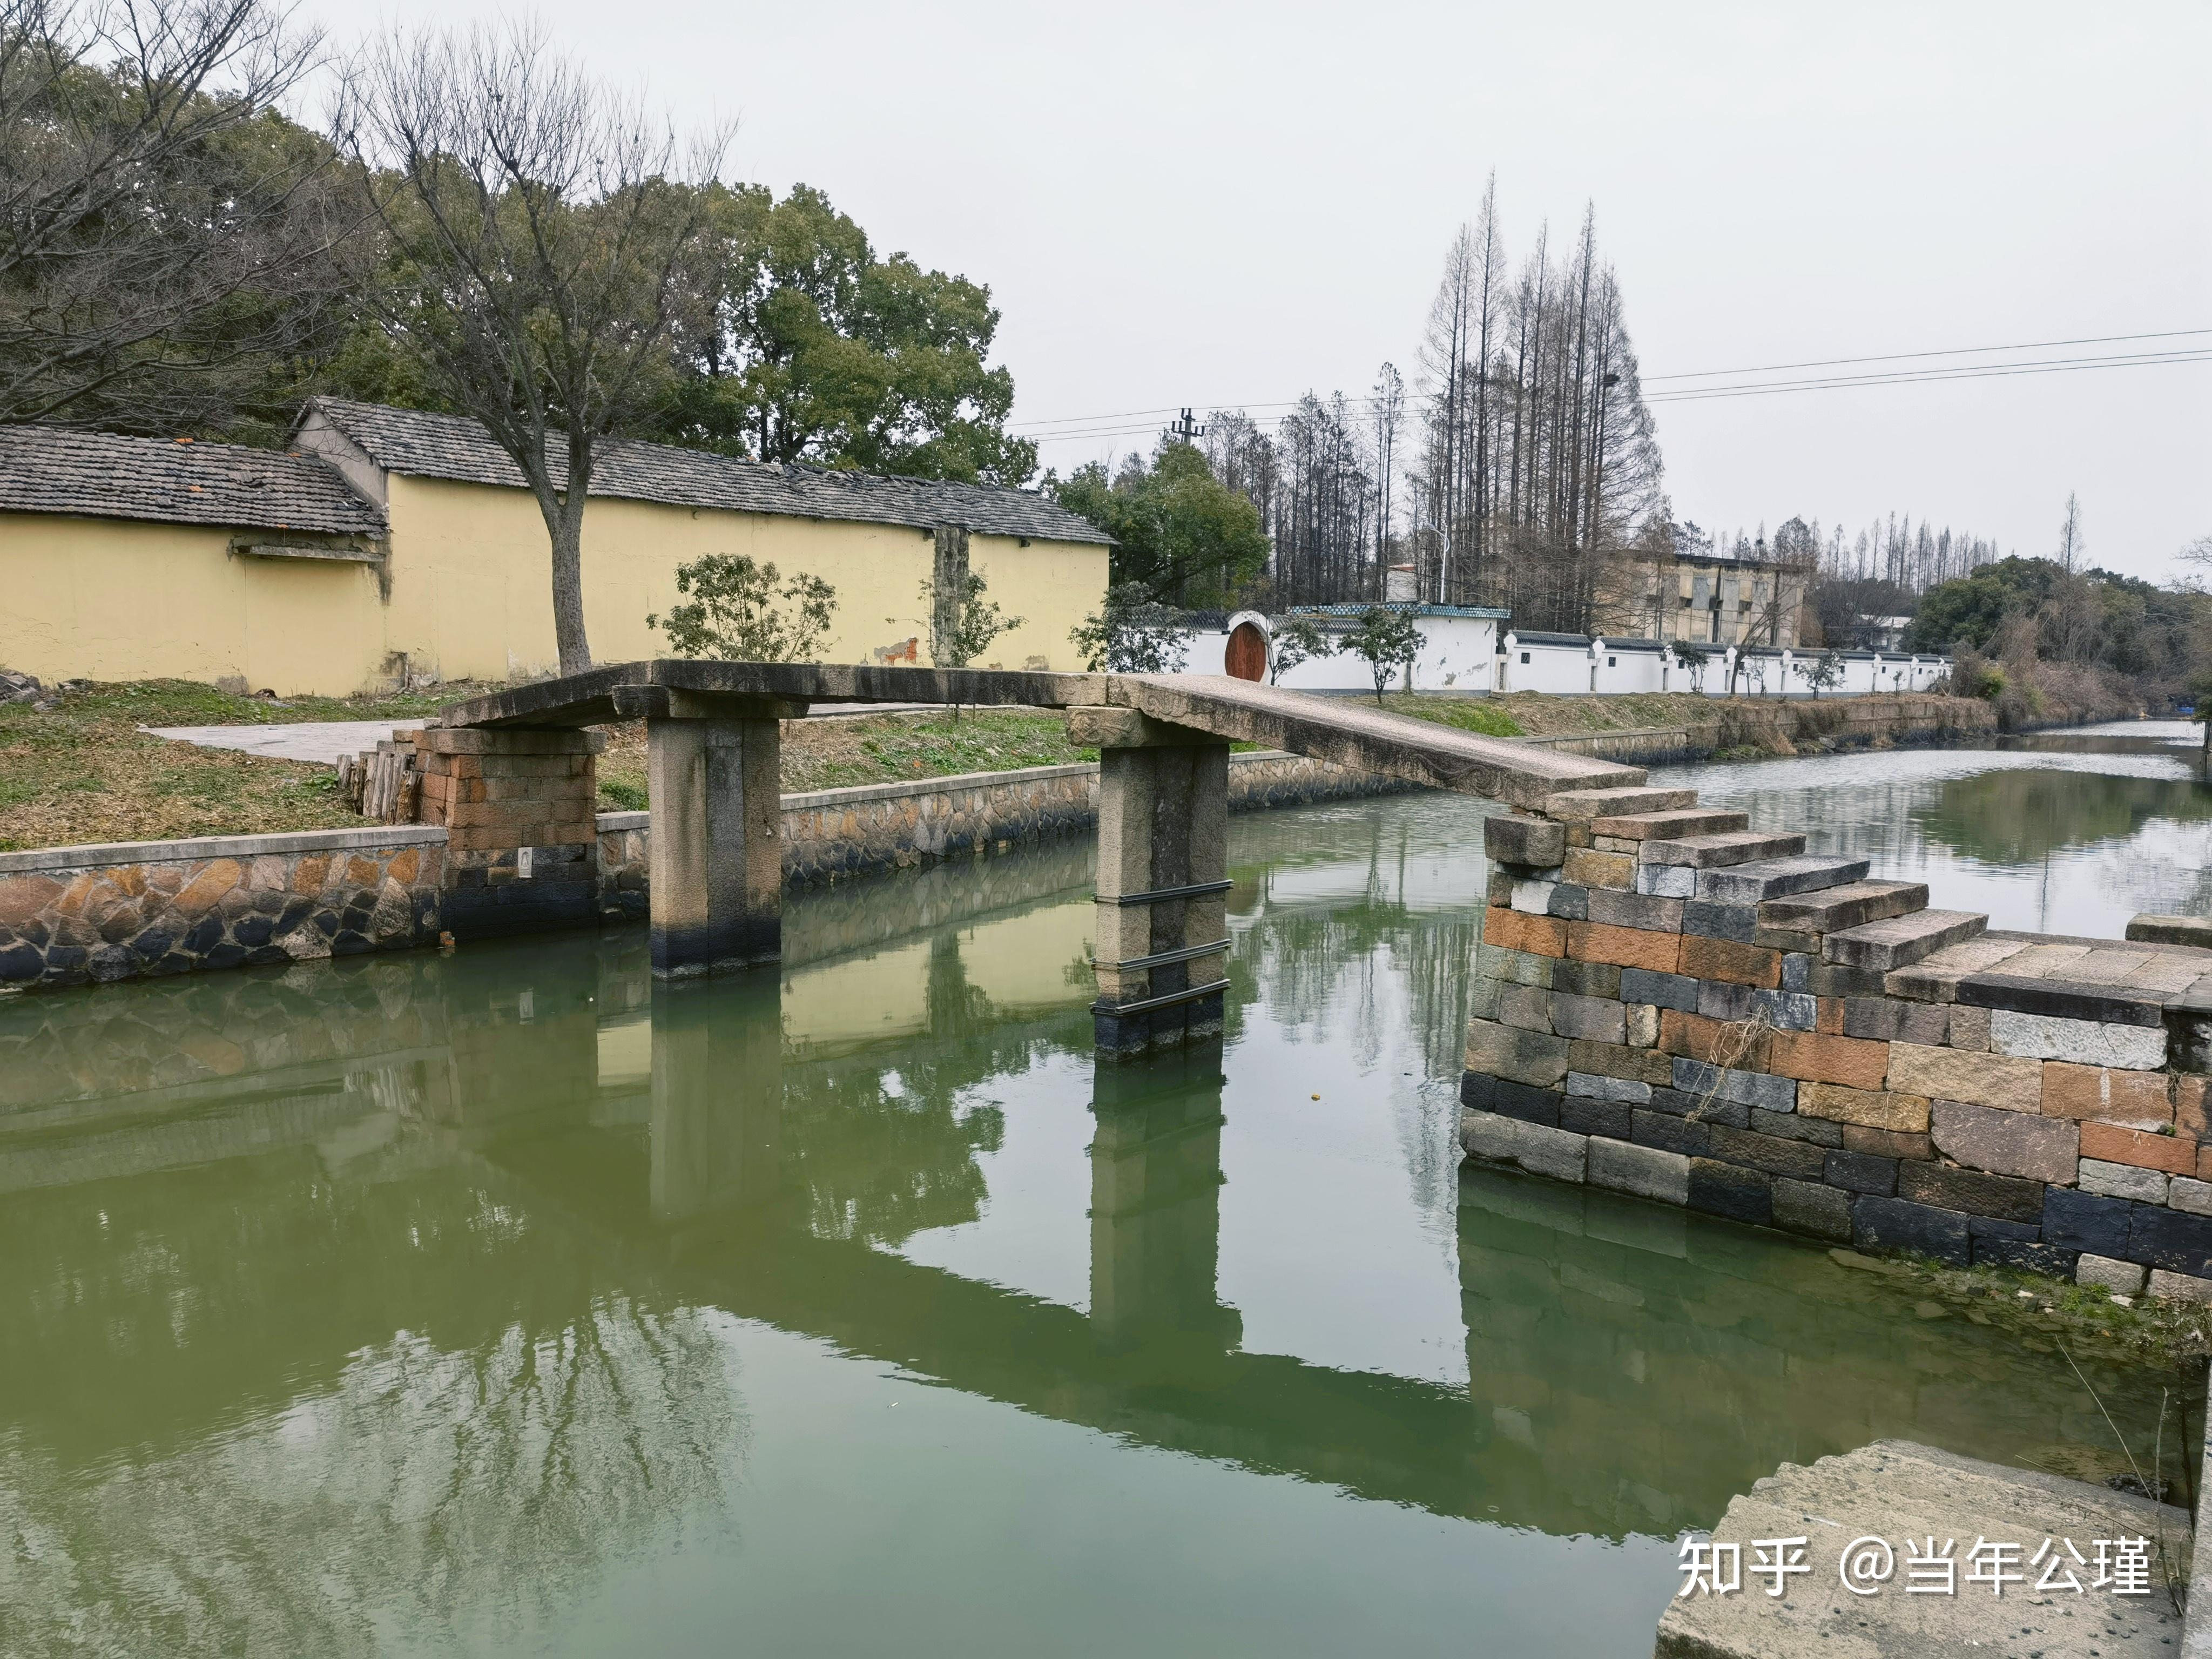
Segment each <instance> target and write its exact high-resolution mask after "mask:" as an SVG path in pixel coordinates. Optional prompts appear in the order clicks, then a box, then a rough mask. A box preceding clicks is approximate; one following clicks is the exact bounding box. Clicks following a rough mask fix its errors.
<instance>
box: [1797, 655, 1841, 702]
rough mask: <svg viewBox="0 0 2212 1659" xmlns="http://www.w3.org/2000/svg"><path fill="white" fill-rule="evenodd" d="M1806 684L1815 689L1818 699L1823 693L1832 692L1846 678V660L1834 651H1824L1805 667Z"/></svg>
mask: <svg viewBox="0 0 2212 1659" xmlns="http://www.w3.org/2000/svg"><path fill="white" fill-rule="evenodd" d="M1804 673H1805V684H1808V685H1809V686H1811V687H1812V688H1813V696H1814V697H1815V698H1818V697H1819V696H1820V693H1822V692H1823V691H1826V690H1832V688H1833V687H1834V686H1835V685H1836V684H1838V682H1839V681H1841V680H1842V678H1844V659H1842V658H1841V657H1839V656H1838V655H1837V654H1836V653H1834V652H1832V651H1823V652H1822V653H1820V655H1819V656H1817V657H1815V658H1814V659H1813V660H1812V661H1810V662H1808V663H1807V664H1805V665H1804Z"/></svg>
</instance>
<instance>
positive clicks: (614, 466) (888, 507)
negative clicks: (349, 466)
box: [300, 398, 1112, 545]
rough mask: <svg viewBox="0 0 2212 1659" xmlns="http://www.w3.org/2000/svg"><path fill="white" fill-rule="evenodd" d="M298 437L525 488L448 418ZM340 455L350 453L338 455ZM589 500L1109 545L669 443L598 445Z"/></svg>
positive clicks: (338, 409) (555, 470) (1042, 515)
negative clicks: (957, 529)
mask: <svg viewBox="0 0 2212 1659" xmlns="http://www.w3.org/2000/svg"><path fill="white" fill-rule="evenodd" d="M300 435H301V441H303V442H307V443H311V444H313V445H315V446H317V447H321V448H323V449H324V453H326V454H328V455H330V456H331V459H333V460H338V459H341V457H343V459H347V460H356V458H357V460H359V461H366V462H368V463H370V464H372V465H373V466H374V468H375V469H377V470H380V471H384V472H397V473H400V474H402V475H404V476H406V477H416V478H444V479H447V480H450V481H452V482H453V483H479V484H493V485H496V486H499V487H501V488H503V489H522V488H524V484H523V478H522V469H521V468H520V467H518V466H517V465H515V464H514V462H513V459H511V458H510V457H509V456H508V455H507V452H506V451H505V450H503V449H501V447H499V446H498V445H497V444H496V443H495V442H494V441H492V437H491V435H490V434H489V433H488V432H486V431H485V430H484V428H483V427H482V426H481V425H479V424H478V423H477V422H475V421H471V420H466V419H464V418H462V417H461V416H456V415H433V414H428V413H426V412H425V411H423V410H414V409H392V408H388V407H386V406H385V405H383V404H361V403H349V402H347V401H345V400H343V399H342V398H315V399H313V401H311V402H310V403H309V404H307V409H306V410H305V411H304V413H303V414H302V416H301V425H300ZM347 450H351V451H352V452H354V454H353V455H351V456H347V455H345V454H344V452H345V451H347ZM550 460H551V463H552V465H551V467H550V471H551V472H552V475H553V480H554V483H555V484H556V487H560V486H565V485H566V484H567V483H568V457H567V456H566V455H565V454H560V455H555V456H552V457H550ZM362 482H363V483H364V485H365V486H366V487H368V489H371V490H372V491H374V489H377V488H378V486H377V485H375V484H374V483H370V482H369V480H368V477H366V471H365V470H364V473H363V476H362ZM592 495H593V496H594V497H601V496H604V497H606V498H608V499H610V500H613V499H621V500H627V501H653V502H657V503H659V504H660V505H663V506H667V507H713V508H715V509H717V510H720V511H722V512H728V513H769V514H775V515H780V516H783V517H787V518H794V519H824V520H842V521H844V522H848V523H852V524H889V525H906V526H911V527H912V528H915V529H917V530H927V529H929V528H930V527H932V526H935V525H940V524H957V525H962V526H965V527H966V528H967V529H969V531H973V532H983V533H985V534H988V535H996V536H1030V537H1035V538H1042V539H1045V540H1049V541H1062V542H1096V543H1097V544H1101V545H1104V544H1107V543H1108V542H1109V541H1110V540H1111V539H1112V538H1109V536H1108V535H1107V534H1106V532H1104V531H1103V530H1101V529H1099V528H1098V527H1097V526H1096V525H1094V524H1092V523H1091V521H1090V520H1087V519H1084V518H1079V517H1078V516H1077V515H1076V514H1075V513H1070V512H1069V511H1068V510H1067V509H1066V507H1061V506H1060V505H1059V504H1058V503H1056V502H1054V501H1048V500H1046V499H1045V498H1044V497H1043V496H1042V495H1038V494H1036V492H1035V491H1033V490H1027V489H995V488H992V487H990V486H987V485H981V484H966V483H946V482H943V481H941V480H938V479H933V478H895V477H883V476H882V475H880V474H877V473H869V472H848V471H836V470H832V469H830V468H827V467H818V466H784V465H775V464H773V463H768V464H763V463H762V462H758V461H745V460H738V459H734V458H732V457H731V456H727V455H718V454H715V453H712V452H711V451H708V450H700V449H678V448H677V447H674V446H672V445H669V444H649V443H620V442H604V443H603V444H602V445H601V446H600V448H599V453H598V454H597V456H596V457H595V459H594V461H593V464H592Z"/></svg>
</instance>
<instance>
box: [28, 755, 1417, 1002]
mask: <svg viewBox="0 0 2212 1659" xmlns="http://www.w3.org/2000/svg"><path fill="white" fill-rule="evenodd" d="M588 759H589V756H588V754H586V753H583V752H581V751H580V753H579V754H578V755H577V756H574V757H542V758H531V757H524V758H523V759H522V760H521V761H520V764H521V765H524V766H532V767H536V768H538V769H545V768H547V767H558V768H560V769H562V771H561V776H560V778H559V779H557V780H556V781H561V782H566V781H569V780H571V779H572V778H573V779H574V780H575V781H577V783H578V788H577V791H576V793H580V794H581V795H582V797H583V799H585V800H586V801H587V802H588V800H589V798H590V793H589V791H588V790H587V789H584V788H582V787H581V781H582V780H584V779H585V778H586V775H587V774H586V771H585V770H584V769H583V768H582V766H581V765H580V763H581V762H585V761H588ZM509 764H515V763H514V762H510V763H509ZM1407 787H1409V786H1407V785H1404V784H1401V783H1397V782H1395V781H1393V780H1390V779H1388V778H1381V777H1376V776H1374V775H1371V774H1367V773H1361V772H1353V771H1349V770H1346V769H1344V768H1342V767H1337V766H1332V765H1330V764H1329V763H1327V762H1325V761H1317V760H1313V759H1310V758H1308V757H1304V756H1299V755H1287V754H1282V753H1277V752H1267V751H1259V752H1252V753H1246V754H1239V755H1235V756H1232V757H1231V759H1230V763H1229V810H1230V811H1232V812H1243V811H1266V810H1268V809H1271V808H1279V807H1285V806H1297V805H1311V804H1313V803H1315V802H1318V801H1328V800H1340V799H1359V798H1363V797H1366V796H1371V795H1378V794H1387V793H1395V792H1398V791H1401V790H1403V789H1405V788H1407ZM1097 817H1098V767H1097V763H1095V762H1093V763H1086V764H1076V765H1072V766H1042V767H1031V768H1029V769H1024V770H1020V771H1014V772H992V773H977V774H973V775H968V776H964V777H950V778H921V779H916V780H915V781H912V782H906V783H893V784H870V785H863V786H861V787H856V788H850V789H825V790H817V791H812V792H810V793H797V794H787V795H786V796H784V797H783V799H782V820H781V826H780V841H781V858H782V862H783V872H784V878H785V881H786V883H787V884H790V885H793V886H804V885H808V884H817V883H823V882H829V881H835V880H838V879H843V878H851V877H854V876H857V875H860V874H864V873H866V872H872V871H880V870H889V869H903V868H909V867H913V866H919V865H924V864H928V863H932V862H935V861H939V860H946V859H959V858H968V857H981V856H983V855H985V854H994V853H996V854H1004V853H1006V852H1007V851H1009V850H1011V849H1012V848H1015V847H1018V846H1024V845H1028V844H1031V843H1035V842H1040V841H1044V840H1049V839H1052V838H1054V837H1058V836H1069V835H1086V834H1088V833H1089V832H1090V831H1091V829H1093V828H1095V826H1096V824H1097ZM651 823H652V815H651V814H650V813H649V812H601V813H599V814H597V815H596V818H595V821H594V831H595V833H594V835H593V836H592V838H591V839H588V840H580V841H579V842H576V843H574V844H570V845H568V846H564V847H560V848H550V847H545V848H531V849H528V852H529V854H531V855H530V856H527V857H524V856H518V855H517V854H515V853H514V852H513V851H509V852H507V854H505V855H504V856H498V855H493V856H489V857H487V856H485V855H484V854H481V853H474V854H472V853H471V849H466V848H464V849H459V850H460V853H461V856H460V857H459V859H455V858H453V856H452V855H453V852H454V851H455V850H456V849H454V848H453V846H452V836H451V834H450V833H449V831H448V829H447V828H446V827H444V826H442V825H433V824H413V823H402V824H393V825H388V826H368V827H364V828H361V829H325V830H307V831H301V832H299V833H295V834H287V835H272V836H206V837H202V838H198V839H195V840H191V841H179V842H122V843H118V844H116V845H112V846H105V847H59V848H43V849H40V850H37V851H33V852H24V853H0V990H4V989H9V988H16V989H28V988H34V987H36V988H52V987H64V986H70V985H82V984H88V983H100V984H105V983H110V982H112V981H118V980H123V979H133V978H140V977H148V976H161V975H168V974H179V973H195V972H202V971H207V970H210V969H229V968H235V967H240V966H246V965H252V964H259V963H282V962H287V961H302V960H313V959H316V958H319V957H328V956H333V955H336V956H348V955H354V954H358V953H362V952H365V951H392V950H411V949H416V948H419V947H422V946H424V945H435V944H437V943H438V942H439V939H440V937H441V934H446V933H452V934H454V935H456V936H458V937H461V938H484V937H491V936H495V935H497V934H501V933H519V932H532V931H538V930H542V929H556V928H562V927H588V926H592V925H593V924H595V923H597V922H599V921H602V920H607V921H613V920H621V919H625V918H634V917H638V916H641V915H644V913H645V908H646V904H647V898H648V896H649V883H648V880H647V872H648V869H649V866H650V859H651V848H652V831H651ZM457 897H458V900H459V902H456V899H457Z"/></svg>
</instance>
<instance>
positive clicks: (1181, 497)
mask: <svg viewBox="0 0 2212 1659" xmlns="http://www.w3.org/2000/svg"><path fill="white" fill-rule="evenodd" d="M1046 487H1047V489H1049V490H1050V491H1051V493H1052V495H1053V496H1054V499H1055V500H1057V501H1059V502H1060V505H1061V506H1062V507H1066V508H1067V509H1068V511H1070V512H1071V513H1080V514H1081V515H1082V516H1083V517H1085V518H1086V519H1088V520H1091V523H1093V524H1095V525H1097V526H1098V527H1099V528H1100V529H1101V530H1103V531H1104V532H1106V533H1107V534H1108V535H1109V536H1111V537H1113V538H1114V542H1115V547H1114V554H1113V568H1114V580H1115V581H1116V582H1141V583H1142V584H1143V585H1144V586H1146V588H1147V589H1148V590H1149V591H1150V592H1152V593H1154V594H1157V595H1158V597H1159V598H1160V599H1162V600H1164V601H1165V602H1167V603H1170V604H1174V605H1185V606H1188V607H1191V608H1193V609H1211V608H1217V607H1219V606H1223V605H1227V604H1229V603H1230V602H1231V600H1232V599H1234V598H1235V597H1236V596H1237V594H1238V593H1239V592H1242V591H1243V589H1244V588H1245V587H1247V586H1249V584H1250V583H1251V582H1252V581H1253V580H1254V579H1255V578H1256V577H1257V576H1258V575H1259V574H1260V573H1261V571H1262V570H1263V569H1265V568H1267V532H1266V531H1265V530H1263V529H1262V528H1261V524H1260V510H1259V508H1257V507H1255V506H1253V505H1252V501H1251V498H1250V497H1249V496H1248V495H1245V494H1244V493H1243V491H1241V490H1237V489H1231V488H1230V487H1229V486H1228V485H1226V484H1225V483H1222V482H1221V480H1220V479H1218V478H1217V477H1214V476H1213V470H1212V468H1211V467H1210V466H1208V465H1206V457H1205V455H1204V454H1202V453H1200V451H1199V450H1198V449H1196V448H1195V447H1193V446H1191V445H1189V444H1186V443H1170V444H1167V445H1164V447H1162V448H1161V450H1160V453H1159V454H1158V457H1157V458H1156V459H1155V460H1154V461H1153V463H1152V465H1150V466H1147V465H1145V464H1144V463H1143V462H1142V461H1140V460H1137V459H1131V460H1130V461H1129V462H1128V463H1127V465H1124V466H1123V467H1122V469H1121V472H1120V474H1119V475H1118V476H1116V477H1113V478H1111V479H1109V477H1107V473H1106V469H1105V468H1104V467H1103V466H1102V465H1097V464H1096V463H1094V464H1092V465H1089V466H1085V467H1081V468H1079V469H1078V470H1077V471H1075V472H1074V473H1073V475H1072V476H1070V477H1066V478H1064V479H1061V478H1052V477H1048V479H1047V481H1046Z"/></svg>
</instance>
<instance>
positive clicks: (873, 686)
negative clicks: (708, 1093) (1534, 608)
mask: <svg viewBox="0 0 2212 1659" xmlns="http://www.w3.org/2000/svg"><path fill="white" fill-rule="evenodd" d="M656 688H657V689H659V690H667V691H684V692H690V693H695V694H698V695H702V696H735V697H757V698H763V699H775V700H777V701H781V702H902V703H954V702H958V703H967V704H970V705H976V706H983V707H1000V708H1006V707H1028V708H1086V707H1087V708H1097V707H1102V706H1110V707H1116V708H1134V709H1136V710H1138V711H1139V713H1142V714H1149V715H1151V716H1152V717H1153V718H1155V719H1158V720H1169V721H1172V722H1174V723H1176V724H1177V725H1181V726H1195V727H1197V728H1199V729H1200V730H1201V731H1205V732H1213V733H1215V734H1216V735H1218V736H1220V737H1223V738H1231V739H1234V740H1237V741H1239V742H1248V743H1258V744H1266V745H1267V746H1268V747H1270V748H1275V749H1284V750H1289V751H1290V752H1291V753H1292V754H1298V755H1311V756H1313V757H1316V758H1317V759H1321V760H1326V761H1331V762H1334V763H1336V764H1338V765H1340V766H1346V767H1351V768H1353V769H1357V770H1359V771H1364V772H1377V773H1381V774H1382V775H1384V776H1386V777H1392V778H1401V779H1404V780H1406V781H1408V782H1413V783H1419V784H1425V785H1427V786H1429V787H1431V788H1437V789H1449V790H1455V791H1457V792H1458V793H1462V794H1471V795H1487V796H1490V797H1492V799H1499V800H1504V801H1510V802H1511V803H1512V804H1514V805H1520V806H1534V805H1539V804H1541V802H1542V801H1543V800H1544V799H1546V798H1547V796H1550V795H1553V794H1556V793H1559V791H1561V790H1564V789H1610V788H1617V787H1625V786H1630V785H1634V784H1638V783H1641V782H1642V781H1644V773H1643V770H1642V769H1640V768H1638V767H1633V766H1620V765H1615V764H1613V763H1610V762H1607V761H1598V760H1591V759H1589V758H1587V757H1583V756H1579V755H1566V754H1560V753H1558V752H1556V751H1553V750H1547V749H1543V748H1541V747H1538V746H1536V745H1534V744H1520V743H1514V742H1511V741H1509V740H1506V739H1504V738H1485V737H1479V736H1477V735H1476V734H1475V733H1474V732H1462V731H1459V730H1457V729H1455V727H1452V726H1440V725H1438V724H1437V723H1436V722H1435V721H1432V720H1415V719H1413V718H1412V717H1410V716H1407V715H1404V714H1389V713H1387V712H1386V711H1384V710H1383V709H1381V708H1370V707H1367V706H1365V705H1364V704H1362V703H1359V702H1354V701H1352V699H1350V698H1342V697H1316V696H1307V695H1304V694H1303V693H1300V692H1297V691H1285V690H1281V689H1280V688H1279V687H1275V686H1268V685H1259V684H1254V683H1253V682H1251V681H1249V680H1238V679H1230V678H1225V677H1220V676H1213V675H1129V674H1050V673H1036V672H1026V671H1008V670H1002V669H984V668H954V669H939V668H876V667H869V666H863V665H858V664H842V663H742V662H696V661H690V660H687V659H668V658H664V659H657V660H654V661H650V662H633V663H622V664H618V665H612V666H610V667H605V668H595V669H592V670H591V671H589V672H587V673H583V674H569V675H564V676H562V678H558V679H551V680H541V681H540V682H538V684H535V685H525V686H518V687H516V688H514V689H513V690H507V691H496V692H494V693H492V694H491V695H490V696H483V697H475V698H471V699H470V700H469V701H468V702H458V703H454V704H453V705H452V706H450V707H449V708H446V709H444V710H442V711H441V714H440V716H439V723H440V724H441V726H487V727H501V726H522V727H527V726H599V725H603V724H605V723H607V722H609V721H613V720H626V719H630V718H634V717H635V715H636V714H638V713H641V712H643V709H644V707H645V703H646V701H647V699H649V698H650V697H651V696H652V694H653V690H655V689H656Z"/></svg>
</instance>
